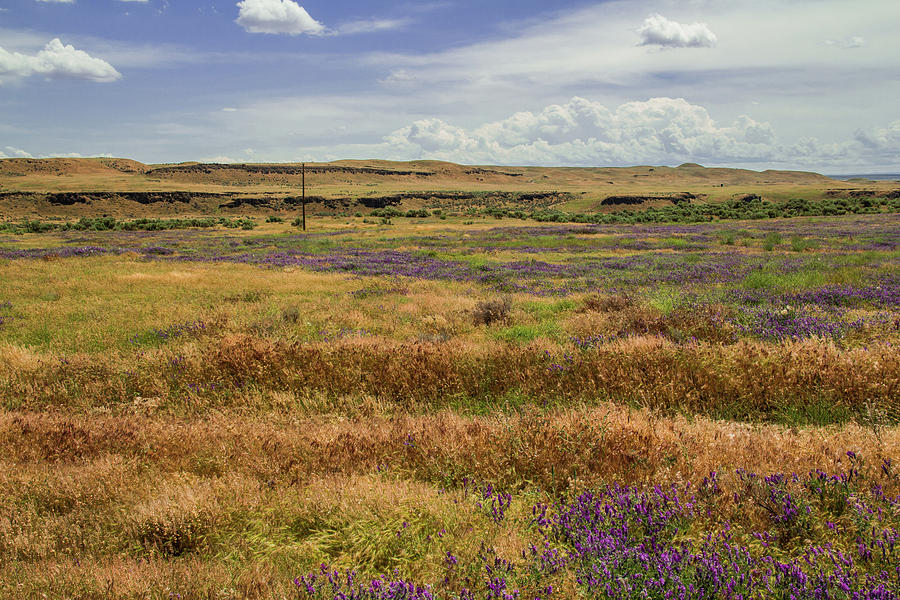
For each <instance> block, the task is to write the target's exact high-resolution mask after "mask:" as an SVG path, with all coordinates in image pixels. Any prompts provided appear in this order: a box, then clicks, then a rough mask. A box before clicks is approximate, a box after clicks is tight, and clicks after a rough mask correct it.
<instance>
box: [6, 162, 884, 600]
mask: <svg viewBox="0 0 900 600" xmlns="http://www.w3.org/2000/svg"><path fill="white" fill-rule="evenodd" d="M173 167H179V166H177V165H176V166H173ZM181 167H185V166H184V165H183V166H181ZM186 167H189V168H186V169H185V168H180V169H179V168H172V169H168V170H167V167H166V166H147V165H141V164H140V163H135V162H133V161H124V160H112V159H103V160H94V161H73V160H59V161H15V160H13V161H0V207H2V222H3V223H6V224H16V223H21V222H23V220H25V221H26V222H28V220H31V221H34V220H37V221H40V222H42V223H49V224H55V225H60V224H63V223H70V224H74V223H76V222H77V220H78V219H81V218H82V217H84V218H91V219H93V218H98V217H99V218H102V217H104V216H105V217H106V218H107V219H112V221H109V223H111V225H110V227H106V228H104V227H97V226H96V224H97V223H98V222H94V221H85V222H86V223H89V224H90V226H85V227H81V228H78V227H67V228H63V227H58V226H54V227H52V228H46V229H41V228H35V231H39V232H34V233H29V232H24V231H22V230H19V229H15V228H11V227H8V228H6V229H2V230H0V448H2V452H0V597H2V598H41V597H46V598H60V599H62V598H90V599H94V598H96V599H101V598H135V599H137V598H167V599H168V598H198V599H199V598H222V599H226V598H317V599H320V598H327V599H332V598H360V599H361V598H369V599H373V600H374V599H385V600H386V599H388V598H398V599H399V598H411V599H412V598H415V599H426V598H452V599H459V600H463V599H470V598H471V599H475V598H479V599H480V598H485V599H497V600H501V599H502V600H506V599H513V598H520V599H522V600H524V599H526V598H527V599H528V600H532V599H537V598H541V599H543V600H547V599H550V598H560V599H562V598H576V597H584V598H770V597H772V598H775V597H777V598H872V599H875V598H896V597H898V594H900V548H898V547H897V540H898V535H900V534H898V527H900V501H898V494H900V473H898V472H897V466H896V465H895V463H896V461H897V460H900V352H898V351H897V348H898V344H900V269H898V266H900V251H898V248H897V244H898V241H900V213H898V212H897V210H896V209H894V208H893V206H894V204H891V203H890V201H889V200H885V201H884V202H883V203H881V204H873V205H871V206H869V208H871V210H868V211H867V212H866V213H865V214H843V215H831V216H805V217H794V218H756V219H751V220H745V219H739V220H732V219H722V220H720V219H714V220H711V221H707V222H690V223H654V222H646V223H641V222H635V223H620V224H602V223H546V222H537V221H536V220H535V219H534V218H530V219H520V218H510V217H509V216H503V215H502V214H498V215H496V216H490V214H487V213H485V212H484V210H485V209H489V208H496V206H488V205H484V204H479V203H480V202H482V201H483V200H484V198H485V195H484V194H482V195H478V196H476V197H475V198H474V199H472V198H470V197H466V196H465V195H464V194H462V193H469V192H473V191H477V192H484V193H485V194H488V195H490V194H500V193H505V194H534V193H536V192H547V193H548V195H547V196H544V197H542V198H543V199H542V200H537V201H535V202H537V204H535V203H532V205H530V206H528V207H526V208H528V209H529V210H535V209H540V210H556V211H565V212H566V213H573V214H574V213H583V212H585V211H587V212H592V213H603V212H610V211H619V210H631V211H640V210H646V209H648V208H654V207H660V206H664V205H670V204H672V202H670V201H669V200H668V199H667V198H668V197H669V196H673V195H677V194H683V193H690V194H692V195H693V198H692V199H691V203H692V204H694V205H698V204H699V205H703V204H706V203H712V204H714V203H721V202H728V201H731V200H733V199H734V198H735V197H740V196H746V195H759V196H761V197H762V198H764V199H767V200H771V201H772V202H778V201H787V200H789V199H791V198H800V199H806V200H809V201H822V200H824V199H828V198H885V199H890V198H891V197H892V196H891V194H893V193H894V191H895V190H896V189H897V187H898V184H897V183H896V182H878V183H874V182H859V181H856V182H838V181H834V180H830V179H827V178H824V177H821V176H818V175H815V174H797V173H790V172H766V173H754V172H750V171H729V170H719V169H702V168H701V167H699V166H691V165H687V166H683V167H679V168H676V169H671V168H666V167H640V168H633V169H593V170H578V169H538V168H520V169H512V168H506V167H502V168H501V167H477V168H475V167H461V166H458V165H449V164H446V163H432V162H420V163H385V162H379V161H365V162H362V161H355V162H354V161H342V162H340V163H332V164H330V165H310V172H309V173H308V174H307V185H308V193H309V194H310V195H311V196H314V197H320V198H323V199H332V200H333V199H335V198H347V199H349V200H348V201H347V202H345V203H338V204H335V203H333V202H332V203H330V204H329V203H326V202H321V201H317V202H318V204H315V203H314V204H313V205H312V206H308V207H307V211H308V213H307V214H308V228H307V230H306V231H305V232H304V231H302V230H300V229H299V228H298V227H297V226H296V225H294V224H293V220H294V218H295V217H296V216H297V214H298V211H299V207H298V206H297V205H295V204H290V203H288V204H286V203H284V199H285V198H287V197H293V196H296V194H297V174H296V172H295V169H294V166H291V167H290V169H288V168H287V167H285V169H283V170H282V171H279V172H274V173H272V172H265V168H267V167H259V168H256V167H254V168H250V169H243V170H242V169H240V168H211V167H207V166H203V165H200V166H199V168H198V166H197V165H193V164H191V165H186ZM317 167H321V169H322V170H320V172H316V171H315V169H316V168H317ZM326 167H339V168H340V169H344V170H329V169H327V168H326ZM261 169H262V170H261ZM207 171H209V172H207ZM396 173H404V174H396ZM425 173H431V174H425ZM610 181H611V182H612V183H609V182H610ZM604 186H608V189H607V187H604ZM434 190H442V191H443V192H447V193H449V192H459V193H461V194H462V195H460V196H459V197H452V198H450V199H449V200H448V199H447V198H445V199H444V201H443V203H441V202H439V200H440V198H435V197H434V195H429V194H427V193H426V192H433V191H434ZM103 191H107V192H122V193H124V192H153V193H161V192H192V193H195V194H199V196H196V197H186V198H187V200H185V201H174V200H171V199H169V200H166V199H163V200H154V201H148V202H147V203H141V202H139V201H134V200H131V199H129V197H127V196H119V195H115V194H113V195H110V196H102V197H100V196H95V197H91V196H90V194H92V193H96V192H103ZM551 192H552V194H550V193H551ZM61 193H73V194H76V195H78V194H80V195H81V196H83V197H82V199H81V200H78V201H74V202H72V203H71V204H65V203H62V204H60V203H56V204H54V203H53V202H51V201H49V200H48V198H51V199H52V198H53V196H52V194H61ZM203 194H222V195H219V196H215V195H213V196H209V197H204V196H203ZM854 194H855V195H854ZM398 195H400V196H403V197H402V198H395V199H394V200H391V202H392V204H389V206H394V207H395V208H396V209H397V210H398V211H409V210H421V209H427V212H426V213H425V214H426V215H427V216H421V217H417V216H411V217H406V216H402V217H393V218H385V217H376V216H373V214H372V213H373V211H374V210H377V209H375V208H373V207H372V206H366V205H364V204H359V203H358V201H359V199H361V198H366V197H367V196H398ZM226 196H227V197H226ZM610 196H632V197H649V198H651V199H649V200H639V201H637V203H636V204H624V205H608V204H607V205H604V201H605V200H606V199H608V198H609V197H610ZM236 197H246V198H263V199H265V200H266V201H265V202H257V203H255V204H248V203H243V204H238V205H237V206H235V207H231V208H229V207H223V206H222V204H223V203H224V202H225V200H228V201H231V200H233V199H234V198H236ZM503 198H504V199H503V203H504V207H505V208H507V209H510V208H511V209H515V206H513V205H514V204H515V202H516V198H517V196H515V195H507V196H504V197H503ZM82 200H83V201H82ZM873 207H874V208H873ZM375 214H378V213H375ZM139 218H149V219H158V218H165V219H187V218H194V219H212V221H210V222H209V223H207V224H206V225H205V226H203V227H189V226H187V225H183V224H182V225H173V226H172V227H171V228H160V230H141V229H137V230H129V229H128V228H127V227H123V226H122V225H123V223H125V222H127V221H128V220H133V219H139ZM223 218H224V220H218V219H223ZM226 222H227V223H228V224H230V225H232V226H231V227H226V226H224V225H223V223H226ZM235 223H238V224H240V223H247V224H248V225H247V227H242V226H234V225H235ZM104 229H106V230H104Z"/></svg>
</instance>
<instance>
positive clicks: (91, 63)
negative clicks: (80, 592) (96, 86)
mask: <svg viewBox="0 0 900 600" xmlns="http://www.w3.org/2000/svg"><path fill="white" fill-rule="evenodd" d="M32 75H43V76H44V77H47V78H51V79H59V78H71V79H87V80H89V81H98V82H110V81H116V80H118V79H121V78H122V74H121V73H119V72H118V71H116V69H115V68H114V67H113V66H112V65H111V64H109V63H108V62H106V61H105V60H103V59H101V58H95V57H93V56H91V55H90V54H88V53H87V52H84V51H83V50H76V49H75V48H74V47H73V46H69V45H65V44H63V43H62V42H61V41H60V40H59V38H55V39H53V40H50V42H48V43H47V45H46V46H44V49H43V50H41V51H40V52H38V53H37V54H35V55H29V54H22V53H19V52H9V51H7V50H5V49H3V48H0V82H2V81H3V80H4V79H9V78H11V79H21V78H24V77H30V76H32Z"/></svg>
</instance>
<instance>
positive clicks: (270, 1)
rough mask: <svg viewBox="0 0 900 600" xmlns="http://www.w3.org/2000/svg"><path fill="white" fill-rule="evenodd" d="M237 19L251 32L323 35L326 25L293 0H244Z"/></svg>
mask: <svg viewBox="0 0 900 600" xmlns="http://www.w3.org/2000/svg"><path fill="white" fill-rule="evenodd" d="M237 7H238V8H239V9H240V11H239V13H238V18H237V20H236V21H235V22H236V23H237V24H238V25H240V26H241V27H243V28H244V29H245V30H246V31H248V32H250V33H272V34H280V33H282V34H288V35H300V34H302V33H306V34H309V35H322V34H324V33H325V26H324V25H322V24H321V23H319V22H318V21H316V20H315V19H313V18H312V17H311V16H310V14H309V13H308V12H306V9H305V8H303V7H302V6H300V5H299V4H297V3H296V2H294V1H293V0H242V1H241V2H238V3H237Z"/></svg>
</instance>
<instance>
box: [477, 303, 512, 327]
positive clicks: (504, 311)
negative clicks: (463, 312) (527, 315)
mask: <svg viewBox="0 0 900 600" xmlns="http://www.w3.org/2000/svg"><path fill="white" fill-rule="evenodd" d="M510 309H512V298H510V297H509V296H503V297H502V298H494V299H492V300H480V301H479V302H478V303H477V304H476V305H475V310H474V311H473V315H472V316H473V320H474V321H475V324H476V325H491V324H493V323H506V322H508V321H509V311H510Z"/></svg>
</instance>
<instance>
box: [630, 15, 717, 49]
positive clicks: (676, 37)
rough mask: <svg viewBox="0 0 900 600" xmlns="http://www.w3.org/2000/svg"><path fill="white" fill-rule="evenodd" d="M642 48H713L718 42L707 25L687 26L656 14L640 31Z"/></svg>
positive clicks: (645, 22) (693, 24) (648, 18)
mask: <svg viewBox="0 0 900 600" xmlns="http://www.w3.org/2000/svg"><path fill="white" fill-rule="evenodd" d="M638 34H639V35H640V36H641V46H665V47H668V48H711V47H713V46H715V45H716V42H717V41H718V40H717V39H716V34H714V33H713V32H712V31H711V30H710V29H709V27H708V26H707V25H706V23H692V24H690V25H685V24H682V23H678V22H676V21H670V20H669V19H667V18H665V17H664V16H662V15H660V14H657V13H654V14H652V15H650V16H649V17H647V18H646V20H644V24H643V25H642V26H641V28H640V29H638Z"/></svg>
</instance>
